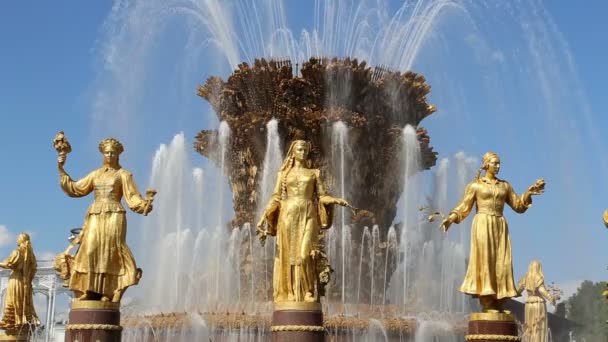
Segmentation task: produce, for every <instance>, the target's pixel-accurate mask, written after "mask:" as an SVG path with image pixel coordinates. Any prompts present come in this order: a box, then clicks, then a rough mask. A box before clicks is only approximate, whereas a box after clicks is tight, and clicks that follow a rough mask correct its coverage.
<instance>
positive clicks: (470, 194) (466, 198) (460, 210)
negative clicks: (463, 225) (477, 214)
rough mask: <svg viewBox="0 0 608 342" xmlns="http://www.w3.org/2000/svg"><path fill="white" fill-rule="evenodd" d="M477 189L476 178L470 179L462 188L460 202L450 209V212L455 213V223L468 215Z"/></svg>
mask: <svg viewBox="0 0 608 342" xmlns="http://www.w3.org/2000/svg"><path fill="white" fill-rule="evenodd" d="M476 191H477V180H474V181H472V182H471V183H469V184H468V185H467V187H466V188H465V189H464V195H463V196H462V199H461V200H460V202H459V203H458V204H457V205H456V206H455V207H454V209H452V211H450V214H456V221H455V223H460V222H462V221H463V220H464V219H466V218H467V216H469V214H470V213H471V210H473V205H474V204H475V192H476Z"/></svg>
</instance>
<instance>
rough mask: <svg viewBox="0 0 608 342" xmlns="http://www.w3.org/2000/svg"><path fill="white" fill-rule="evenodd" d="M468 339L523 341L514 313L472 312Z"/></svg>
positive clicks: (480, 341)
mask: <svg viewBox="0 0 608 342" xmlns="http://www.w3.org/2000/svg"><path fill="white" fill-rule="evenodd" d="M465 340H467V341H475V342H499V341H500V342H504V341H521V337H519V332H518V331H517V323H516V322H515V317H514V316H513V315H512V314H507V313H494V312H487V313H485V312H484V313H478V312H476V313H472V314H471V316H470V317H469V329H468V331H467V335H466V336H465Z"/></svg>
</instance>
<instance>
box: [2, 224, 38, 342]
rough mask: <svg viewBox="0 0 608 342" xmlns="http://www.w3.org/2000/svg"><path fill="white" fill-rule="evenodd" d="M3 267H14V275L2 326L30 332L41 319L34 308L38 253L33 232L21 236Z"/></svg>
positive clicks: (9, 329)
mask: <svg viewBox="0 0 608 342" xmlns="http://www.w3.org/2000/svg"><path fill="white" fill-rule="evenodd" d="M0 267H2V268H7V269H10V270H11V276H10V279H9V281H8V287H7V288H6V294H5V297H4V312H3V314H2V320H1V321H0V329H4V330H5V331H6V332H7V334H9V335H16V334H20V333H21V334H27V333H28V332H29V331H30V329H31V328H32V327H33V326H36V325H39V324H40V321H39V320H38V316H36V310H35V309H34V302H33V297H34V292H33V291H32V280H33V279H34V275H36V267H37V266H36V256H35V255H34V250H33V249H32V244H31V243H30V236H29V235H28V234H26V233H21V234H19V236H17V248H16V249H15V250H14V251H13V252H12V253H11V255H10V256H9V257H8V258H7V259H6V260H4V261H3V262H1V263H0Z"/></svg>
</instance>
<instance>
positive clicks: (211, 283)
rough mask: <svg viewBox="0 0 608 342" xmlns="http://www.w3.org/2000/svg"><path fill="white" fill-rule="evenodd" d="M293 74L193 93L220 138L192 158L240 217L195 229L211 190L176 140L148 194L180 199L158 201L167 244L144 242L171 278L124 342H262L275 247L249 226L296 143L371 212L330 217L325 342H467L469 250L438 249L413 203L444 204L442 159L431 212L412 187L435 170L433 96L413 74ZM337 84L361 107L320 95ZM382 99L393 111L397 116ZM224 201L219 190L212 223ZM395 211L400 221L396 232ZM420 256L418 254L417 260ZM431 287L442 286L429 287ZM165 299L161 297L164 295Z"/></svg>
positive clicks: (276, 64) (361, 67) (327, 69)
mask: <svg viewBox="0 0 608 342" xmlns="http://www.w3.org/2000/svg"><path fill="white" fill-rule="evenodd" d="M292 72H293V70H292V67H291V64H290V63H289V62H288V61H275V60H269V61H266V60H264V59H260V60H258V61H256V62H255V63H254V65H253V66H251V67H249V66H248V65H247V64H241V65H240V66H239V68H238V69H237V70H235V72H234V74H233V75H232V76H230V77H229V78H228V81H223V80H221V79H219V78H217V77H211V78H209V79H208V80H207V82H206V83H205V85H203V86H201V87H199V95H200V96H201V97H203V98H205V99H206V100H207V101H209V102H210V103H211V105H212V106H213V108H214V109H215V110H216V113H218V117H219V119H220V121H221V124H220V129H219V130H218V131H211V130H204V131H201V132H200V133H199V134H198V135H197V137H196V138H197V139H196V142H195V143H194V148H195V150H196V151H198V152H199V153H201V154H202V155H203V156H205V157H206V158H208V159H209V160H211V161H212V162H213V163H214V165H215V166H216V167H215V168H214V170H215V172H216V174H215V175H213V176H210V177H207V179H211V181H210V182H211V183H213V184H214V185H216V186H217V185H218V184H219V183H221V182H220V181H219V180H221V179H222V178H223V175H227V176H228V180H229V183H228V186H229V188H230V190H231V191H232V194H233V196H232V200H233V206H234V213H235V217H234V218H233V219H232V221H231V222H230V223H229V224H228V225H220V224H218V222H221V219H220V220H218V218H217V216H216V218H215V219H214V218H213V217H209V218H206V220H201V219H200V218H188V216H189V215H187V214H186V213H189V212H190V213H191V212H196V208H195V207H192V204H200V202H201V198H202V197H201V196H202V195H201V193H200V192H199V191H200V189H201V188H204V187H206V186H207V183H206V182H205V180H203V177H202V175H203V174H207V173H209V172H207V171H205V172H203V171H201V170H200V169H194V170H195V171H194V172H191V171H188V170H190V169H192V166H191V165H190V164H191V162H189V161H187V160H186V158H185V157H184V156H185V151H186V145H185V139H184V136H183V135H181V134H180V135H177V136H176V137H175V139H174V141H173V142H172V143H171V144H170V145H169V146H162V147H161V148H160V150H159V151H158V152H157V155H156V157H155V160H154V166H153V173H152V181H151V182H152V184H155V186H157V187H158V188H162V187H168V188H171V189H175V190H176V191H178V192H176V193H174V194H170V195H168V196H167V197H159V198H158V200H157V201H158V203H157V206H156V207H157V210H159V212H161V211H162V212H164V213H165V214H159V215H158V216H157V218H155V219H156V220H158V222H157V223H154V224H153V225H158V226H159V228H161V229H163V230H165V229H168V231H165V232H164V233H162V234H161V236H163V237H164V240H163V241H153V240H154V238H156V237H157V236H158V235H154V236H151V237H150V238H146V239H147V240H146V241H148V242H147V244H148V245H149V246H150V247H152V248H150V249H149V250H150V254H149V255H148V257H145V258H144V260H146V262H147V263H148V264H150V265H161V266H160V267H162V268H163V269H165V270H166V271H167V272H163V273H157V274H155V275H153V277H157V279H156V280H153V281H152V283H153V284H154V286H153V288H152V290H151V291H150V290H148V291H147V292H146V295H145V296H146V297H148V298H150V301H148V303H147V305H145V306H143V308H144V310H141V309H140V311H139V313H138V314H137V315H135V316H133V315H132V316H131V317H129V318H125V319H124V321H123V324H124V325H125V326H126V327H128V329H127V330H128V334H126V335H125V336H133V338H134V340H138V339H139V338H142V336H143V335H145V334H150V329H152V331H154V333H155V334H161V335H163V336H164V335H167V334H168V335H167V336H174V335H175V334H186V335H187V336H190V335H189V334H192V333H194V331H196V329H203V330H205V331H207V334H208V335H205V336H216V337H220V336H221V337H222V338H223V337H228V338H230V336H233V337H234V336H240V337H241V338H245V337H246V338H247V339H252V340H256V339H258V338H260V339H264V338H265V337H264V336H266V335H265V334H268V333H269V330H270V329H269V328H270V316H269V315H270V312H271V307H272V306H271V302H270V298H271V293H270V291H271V288H272V286H271V279H272V262H271V261H272V260H273V257H274V247H272V246H264V247H262V246H260V245H259V243H258V242H257V241H256V240H257V239H256V238H255V236H254V231H253V227H251V225H250V224H249V223H250V222H254V220H255V219H256V218H257V217H258V215H259V212H260V210H261V209H260V208H261V203H260V202H261V201H264V200H265V199H267V198H268V197H269V194H270V192H271V190H270V189H271V188H272V184H269V182H272V181H269V179H273V177H274V174H275V173H276V170H277V169H278V166H279V165H280V163H281V160H282V158H283V155H282V153H281V146H287V145H288V144H289V143H290V141H291V140H292V139H297V138H306V139H311V142H312V150H311V156H312V158H313V160H314V163H315V164H316V165H317V166H318V167H319V168H320V169H321V170H322V173H323V174H324V175H326V178H327V179H328V180H329V181H328V183H329V184H328V185H327V186H328V188H329V190H330V192H331V193H333V194H338V195H341V196H344V197H347V198H349V201H351V203H352V204H353V205H354V206H357V207H361V208H365V209H366V210H369V212H371V213H373V214H370V213H369V212H368V213H365V214H363V215H355V216H352V215H350V213H347V212H340V210H338V211H337V214H336V217H335V221H334V226H333V228H331V229H329V230H328V231H327V232H326V236H325V245H326V251H327V254H328V256H329V259H330V262H331V265H332V267H333V268H334V269H335V272H334V274H333V276H332V281H331V283H330V284H329V286H328V291H327V293H326V300H324V302H323V311H324V313H325V321H324V325H325V327H326V330H327V333H328V334H329V335H330V336H334V337H335V338H340V339H342V338H345V339H347V340H348V339H356V340H358V339H362V338H363V339H365V338H373V337H372V336H383V337H386V338H387V339H391V340H393V339H395V338H397V339H404V340H408V339H415V338H418V339H420V338H422V339H424V338H426V336H435V337H436V338H439V337H437V336H444V337H445V338H448V340H449V339H452V338H454V336H458V335H462V332H463V331H464V323H465V321H466V316H465V314H466V312H468V303H466V302H464V301H463V300H462V299H461V298H460V297H459V296H458V295H457V294H456V292H455V281H456V278H458V277H456V276H454V273H456V274H457V273H458V272H462V271H463V270H464V266H465V260H464V247H463V246H462V244H461V243H460V241H451V240H449V239H448V240H446V239H444V238H443V237H442V236H441V235H440V233H439V231H438V229H437V227H435V226H433V225H430V223H428V222H426V221H425V220H424V219H423V217H422V216H421V215H420V214H419V213H418V210H417V209H416V206H417V204H428V205H432V206H437V205H440V206H446V205H447V196H448V194H447V193H448V189H447V188H446V184H447V183H446V181H445V179H446V177H448V169H450V168H449V167H448V164H449V162H448V161H447V160H442V161H441V162H440V165H441V167H440V171H439V172H438V174H437V176H436V177H435V178H436V179H432V180H431V181H432V182H433V183H436V184H437V186H436V188H437V189H436V195H435V196H434V197H435V198H436V199H437V201H439V202H436V203H422V201H424V198H423V196H422V195H421V192H420V186H419V183H420V182H421V181H422V177H424V175H423V174H421V173H420V172H421V171H423V170H424V169H428V168H430V167H431V166H433V165H434V164H435V162H436V153H435V152H433V149H432V147H431V146H430V144H429V137H428V135H427V133H426V131H425V130H424V129H423V128H421V127H420V126H419V123H420V121H421V120H422V119H423V118H425V117H427V116H428V115H430V114H431V113H432V112H433V111H434V110H435V108H434V107H433V106H430V105H428V104H427V102H426V95H427V94H428V92H429V91H430V87H429V86H428V85H427V84H426V83H425V80H424V78H423V77H422V76H420V75H417V74H415V73H413V72H406V73H403V74H402V73H400V72H396V71H390V70H387V69H386V68H371V67H368V66H366V63H365V62H358V61H356V60H350V59H337V58H334V59H327V58H321V59H310V60H309V61H307V62H305V63H302V68H301V73H302V76H297V75H294V74H293V73H292ZM327 75H330V76H327ZM328 79H329V80H328ZM335 79H349V80H352V83H351V84H350V86H349V89H350V91H352V92H354V93H355V94H360V95H359V96H350V97H344V96H329V97H326V96H324V95H323V94H325V93H326V92H327V91H328V90H327V89H326V88H331V85H332V84H333V83H332V82H334V81H332V80H335ZM387 98H391V99H393V100H392V101H393V103H392V104H391V105H387V101H388V100H387ZM393 108H399V110H395V109H393ZM455 162H456V163H457V168H456V170H452V171H451V172H452V173H453V174H458V173H464V174H467V176H468V178H470V177H472V176H471V175H472V173H473V168H472V165H471V163H470V161H469V160H468V159H467V158H464V157H462V156H459V157H457V158H456V159H455ZM218 171H219V173H218ZM431 178H432V177H431ZM462 186H464V183H463V184H462V185H461V187H460V189H459V190H462ZM224 188H225V187H224V186H220V187H219V188H216V189H215V190H214V191H213V193H215V194H216V198H217V199H219V201H216V203H214V206H215V208H219V209H216V211H215V212H216V213H219V214H220V215H221V213H222V212H223V210H222V207H223V206H225V205H226V204H225V203H224V196H225V195H223V194H224V191H225V190H224ZM179 189H188V191H187V192H186V193H184V192H181V191H180V190H179ZM189 198H194V199H196V200H190V199H189ZM400 199H401V200H400ZM399 207H400V208H399ZM412 208H413V209H412ZM398 210H403V211H404V212H405V213H406V216H405V218H406V220H405V221H404V222H401V223H399V224H397V225H393V224H392V222H393V221H394V219H395V216H396V214H397V211H398ZM212 216H213V215H212ZM351 216H352V217H351ZM153 219H154V218H153ZM202 221H206V222H203V223H202ZM201 223H202V224H203V226H205V224H206V225H207V226H208V227H216V228H214V229H205V228H202V227H201ZM155 230H156V229H154V230H153V231H155ZM271 240H272V239H271ZM271 240H269V241H271ZM420 244H422V245H423V246H424V247H423V248H422V249H421V250H419V249H417V248H415V246H417V245H420ZM159 249H160V250H175V251H176V254H175V256H174V258H175V260H173V259H167V258H166V255H165V254H163V253H160V254H159V253H155V252H154V251H156V250H159ZM164 263H171V264H173V265H175V266H176V267H172V268H169V267H166V266H162V265H163V264H164ZM144 267H146V266H145V265H144ZM437 274H441V275H442V281H441V282H440V283H437V282H434V281H433V279H434V278H435V277H436V275H437ZM435 285H437V286H435ZM166 291H169V296H166V295H163V293H165V292H166ZM140 305H141V304H140ZM142 322H145V324H143V323H142ZM421 322H424V323H421ZM421 324H422V325H421ZM419 327H423V329H422V331H419V329H418V328H419ZM378 334H379V335H378ZM256 336H257V337H256ZM366 336H367V337H366ZM416 336H423V337H416ZM444 337H442V338H444Z"/></svg>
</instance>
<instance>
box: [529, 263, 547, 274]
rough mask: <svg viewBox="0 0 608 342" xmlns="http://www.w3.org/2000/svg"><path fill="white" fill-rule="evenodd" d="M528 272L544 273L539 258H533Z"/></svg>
mask: <svg viewBox="0 0 608 342" xmlns="http://www.w3.org/2000/svg"><path fill="white" fill-rule="evenodd" d="M528 273H530V274H539V275H542V273H543V265H542V264H541V263H540V261H539V260H532V262H530V265H528Z"/></svg>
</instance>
